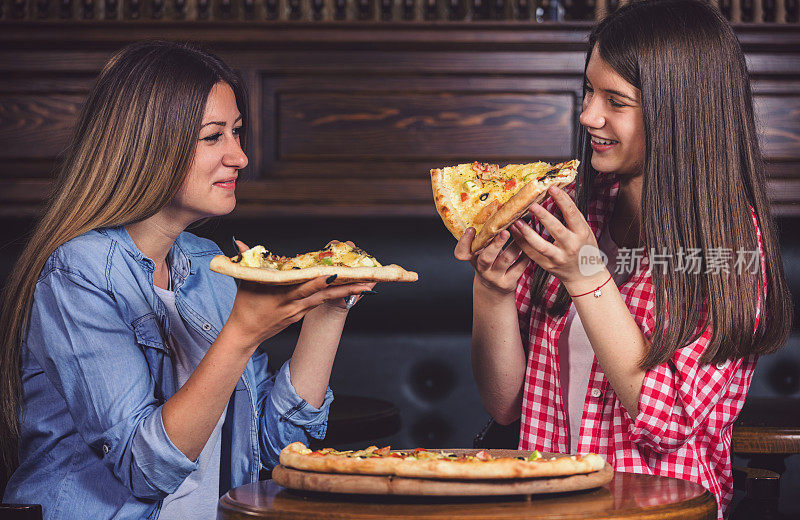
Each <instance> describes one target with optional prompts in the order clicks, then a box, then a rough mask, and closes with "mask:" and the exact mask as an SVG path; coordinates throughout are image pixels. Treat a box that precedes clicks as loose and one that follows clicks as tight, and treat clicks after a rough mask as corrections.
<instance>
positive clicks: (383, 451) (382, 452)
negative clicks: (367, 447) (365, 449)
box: [372, 446, 392, 457]
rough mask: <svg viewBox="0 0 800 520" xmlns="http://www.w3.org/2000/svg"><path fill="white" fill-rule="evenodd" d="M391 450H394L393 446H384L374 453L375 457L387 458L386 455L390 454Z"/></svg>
mask: <svg viewBox="0 0 800 520" xmlns="http://www.w3.org/2000/svg"><path fill="white" fill-rule="evenodd" d="M391 449H392V447H391V446H384V447H383V448H380V449H377V450H375V451H373V452H372V453H374V454H375V455H380V456H381V457H385V456H386V455H388V454H389V450H391Z"/></svg>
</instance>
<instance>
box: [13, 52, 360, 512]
mask: <svg viewBox="0 0 800 520" xmlns="http://www.w3.org/2000/svg"><path fill="white" fill-rule="evenodd" d="M247 107H248V104H247V100H246V97H245V92H244V89H243V87H242V84H241V82H240V81H239V79H238V78H237V77H236V75H235V74H234V73H233V72H232V71H231V69H230V68H228V67H227V66H226V65H225V64H224V63H222V61H221V60H219V58H217V57H215V56H213V55H211V54H208V53H206V52H202V51H199V50H196V49H193V48H190V47H188V46H184V45H178V44H173V43H167V42H143V43H137V44H134V45H131V46H129V47H127V48H125V49H123V50H122V51H120V52H119V53H117V54H116V55H115V56H114V57H113V58H112V59H111V60H110V61H109V62H108V63H107V64H106V66H105V68H104V69H103V71H102V72H101V74H100V77H99V78H98V80H97V83H96V84H95V86H94V88H93V89H92V91H91V93H90V94H89V96H88V99H87V100H86V103H85V105H84V107H83V109H82V112H81V114H80V118H79V121H78V124H77V127H76V132H75V136H74V138H73V140H72V143H71V146H70V147H69V149H68V151H67V154H66V158H65V161H64V164H63V167H62V169H61V172H60V175H59V178H58V182H57V185H56V188H55V191H54V194H53V196H52V198H51V200H50V203H49V206H48V208H47V210H46V212H45V214H44V216H43V217H42V219H41V221H40V222H39V224H38V226H37V228H36V230H35V231H34V234H33V237H32V238H31V240H30V242H29V244H28V246H27V247H26V249H25V251H24V253H23V254H22V256H21V260H20V262H19V263H18V264H17V265H16V266H15V268H14V271H13V273H12V274H11V276H10V277H9V280H8V283H7V286H6V294H5V298H4V303H3V310H2V322H0V330H2V334H3V336H2V355H3V365H2V374H1V376H2V377H1V380H2V391H1V393H2V420H1V421H0V439H2V454H3V457H4V459H5V460H4V462H5V465H6V466H12V465H15V464H18V467H17V469H16V471H15V472H14V473H13V475H12V476H11V478H10V480H9V482H8V485H7V487H6V492H5V496H4V501H5V502H16V503H38V504H42V506H43V511H44V516H45V518H48V519H57V518H58V519H61V518H64V519H73V518H93V519H101V518H132V519H133V518H162V519H163V518H182V517H186V516H188V515H189V514H191V517H193V518H213V517H214V516H215V510H216V502H217V499H218V497H219V496H220V494H221V493H224V492H225V491H227V490H228V489H230V488H232V487H235V486H240V485H242V484H246V483H248V482H254V481H256V480H257V479H258V472H259V469H261V468H262V467H266V468H272V467H273V466H274V465H275V464H276V463H277V458H278V453H279V452H280V450H281V448H282V447H283V446H285V445H286V444H288V443H290V442H293V441H297V440H299V441H303V442H308V438H309V436H311V437H314V438H317V439H319V438H323V437H324V435H325V427H326V422H327V416H328V409H329V405H330V403H331V401H332V399H333V394H332V392H331V390H330V388H328V379H329V376H330V372H331V367H332V364H333V360H334V356H335V354H336V350H337V347H338V343H339V338H340V335H341V332H342V328H343V326H344V322H345V318H346V316H347V309H346V308H345V306H344V304H343V298H344V297H347V296H350V295H358V294H360V293H361V292H362V291H365V290H368V289H370V288H371V284H349V285H342V286H331V285H330V284H331V283H332V282H333V280H332V279H325V278H318V279H315V280H312V281H310V282H307V283H304V284H300V285H295V286H287V287H267V286H260V285H254V284H247V283H243V284H241V285H240V286H239V288H238V289H237V287H236V285H235V283H234V281H233V279H231V278H229V277H226V276H222V275H219V274H216V273H213V272H211V271H210V270H209V269H208V264H209V261H210V259H211V258H212V257H213V256H215V255H217V254H220V250H219V248H218V247H217V246H216V245H215V244H213V243H212V242H210V241H208V240H205V239H201V238H198V237H196V236H193V235H191V234H189V233H186V232H185V231H184V229H186V227H187V226H189V225H190V224H192V223H193V222H196V221H198V220H200V219H204V218H208V217H213V216H219V215H225V214H227V213H230V212H231V211H232V210H233V209H234V206H235V204H236V197H235V185H236V180H237V177H238V175H239V171H240V170H241V169H242V168H244V167H245V166H247V156H246V155H245V153H244V151H243V150H242V146H241V138H242V135H243V132H244V125H245V123H246V121H247V117H246V113H245V112H246V109H247ZM240 245H241V246H243V244H240ZM300 319H303V325H302V330H301V333H300V337H299V339H298V343H297V346H296V348H295V350H294V354H293V356H292V359H291V360H289V361H287V362H286V364H284V366H283V367H282V368H281V369H280V370H279V371H278V373H277V374H275V375H273V376H270V374H268V373H267V370H266V368H267V357H266V355H265V354H264V353H262V352H260V351H258V350H257V347H258V345H259V344H260V343H261V342H262V341H264V340H265V339H267V338H269V337H271V336H273V335H275V334H277V333H278V332H280V331H281V330H283V329H284V328H285V327H286V326H288V325H289V324H291V323H293V322H296V321H298V320H300Z"/></svg>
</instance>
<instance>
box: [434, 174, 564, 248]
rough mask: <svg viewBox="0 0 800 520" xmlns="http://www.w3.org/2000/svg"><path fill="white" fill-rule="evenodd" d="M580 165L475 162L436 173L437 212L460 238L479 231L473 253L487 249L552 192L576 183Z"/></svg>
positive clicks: (435, 196) (435, 198)
mask: <svg viewBox="0 0 800 520" xmlns="http://www.w3.org/2000/svg"><path fill="white" fill-rule="evenodd" d="M578 164H579V161H578V160H576V159H573V160H571V161H567V162H562V163H558V164H549V163H546V162H535V163H529V164H509V165H507V166H504V167H502V168H500V166H499V165H497V164H487V163H480V162H477V161H476V162H474V163H472V164H459V165H456V166H448V167H445V168H441V169H439V168H437V169H433V170H431V184H432V186H433V199H434V201H435V203H436V209H437V211H438V212H439V215H440V216H441V217H442V220H443V221H444V224H445V226H447V229H449V230H450V232H451V233H453V235H455V237H456V238H461V235H463V234H464V231H466V230H467V228H469V227H473V228H475V231H476V234H475V239H474V240H473V241H472V252H473V253H474V252H475V251H478V250H480V249H482V248H483V247H485V246H486V245H487V244H488V243H489V242H490V241H491V240H492V239H493V238H494V237H495V236H496V235H497V234H498V233H500V232H501V231H502V230H504V229H506V228H507V227H508V226H510V225H511V224H512V223H513V222H514V221H515V220H517V219H518V218H520V217H521V216H522V215H524V214H525V212H526V211H527V210H528V207H530V205H531V204H533V203H534V202H541V201H542V200H543V199H544V198H545V197H546V196H547V189H548V188H549V187H550V186H552V185H556V186H558V187H564V186H566V185H567V184H570V183H571V182H573V181H574V180H575V175H576V174H577V168H578Z"/></svg>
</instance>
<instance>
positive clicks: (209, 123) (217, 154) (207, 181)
mask: <svg viewBox="0 0 800 520" xmlns="http://www.w3.org/2000/svg"><path fill="white" fill-rule="evenodd" d="M241 132H242V116H241V114H240V113H239V108H238V107H237V105H236V96H235V95H234V93H233V89H231V87H230V86H229V85H228V84H227V83H217V84H216V85H214V87H213V88H212V89H211V92H210V93H209V94H208V100H207V101H206V108H205V112H204V113H203V120H202V126H201V128H200V132H199V135H198V137H197V138H198V142H197V148H196V149H195V153H194V158H193V159H192V164H191V166H190V167H189V172H188V173H187V175H186V179H185V180H184V181H183V184H182V185H181V187H180V189H179V190H178V193H177V194H176V195H175V198H174V199H173V200H172V202H170V204H169V206H170V209H171V210H172V211H171V213H172V214H173V215H174V216H178V215H176V213H177V214H179V215H180V217H178V218H181V217H185V220H186V221H187V222H188V223H191V222H194V221H196V220H199V219H201V218H206V217H213V216H219V215H226V214H228V213H230V212H231V211H233V208H234V207H235V206H236V195H235V193H234V190H235V188H236V179H237V177H238V176H239V170H240V169H242V168H244V167H245V166H247V156H246V155H245V154H244V151H242V147H241V143H240V141H239V139H240V133H241ZM182 220H183V219H182Z"/></svg>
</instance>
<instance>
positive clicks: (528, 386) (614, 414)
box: [516, 174, 765, 518]
mask: <svg viewBox="0 0 800 520" xmlns="http://www.w3.org/2000/svg"><path fill="white" fill-rule="evenodd" d="M596 187H597V196H596V197H595V199H594V200H593V201H592V202H591V203H590V206H589V209H588V218H587V222H588V223H589V226H590V227H591V228H592V230H593V231H594V233H595V236H597V237H598V238H599V236H600V232H601V231H602V230H603V228H604V226H605V225H606V222H607V221H608V219H609V218H610V216H611V213H612V210H613V208H614V201H615V199H616V195H617V191H618V189H619V183H618V182H617V180H616V178H615V177H614V176H613V175H602V174H601V175H600V176H599V177H598V180H597V185H596ZM572 188H573V190H574V186H573V187H572ZM543 206H545V207H546V208H547V209H548V210H551V211H552V210H553V208H554V207H555V203H554V201H553V200H552V199H547V201H546V202H544V203H543ZM537 224H538V223H537ZM537 231H539V232H540V233H541V234H542V235H543V236H545V237H546V238H547V237H548V236H549V235H548V234H547V231H546V230H543V229H542V228H541V227H538V228H537ZM757 235H758V240H759V246H760V247H761V234H760V232H759V231H758V229H757ZM761 263H762V272H764V271H763V269H764V267H765V266H764V257H763V251H762V258H761ZM643 264H644V265H645V267H646V264H647V260H646V259H645V260H644V262H643ZM645 267H643V268H641V269H639V270H638V271H637V272H634V273H633V274H632V275H631V277H630V279H629V280H628V281H627V282H625V283H624V284H623V285H622V286H621V287H619V291H620V294H621V295H622V298H623V299H624V300H625V302H626V303H627V305H628V308H629V309H630V311H631V314H632V315H633V318H634V319H635V320H636V323H637V324H638V325H639V327H640V328H641V329H642V332H644V335H645V336H646V337H647V338H648V339H649V338H651V337H652V335H653V328H654V326H655V299H654V297H653V285H652V279H651V278H650V276H649V274H648V273H647V269H646V268H645ZM534 269H536V266H535V264H534V263H533V262H531V264H530V265H529V266H528V268H527V269H526V270H525V272H524V274H523V275H522V276H521V277H520V280H519V283H518V285H517V292H516V300H517V309H518V311H519V319H520V330H521V332H522V337H523V343H525V348H526V350H527V353H528V366H527V370H526V372H525V384H524V388H523V394H522V428H521V431H520V441H519V447H520V449H523V450H541V451H550V452H558V453H566V452H567V451H568V445H569V434H568V425H569V419H568V418H567V415H566V413H565V411H564V403H563V402H562V393H561V386H560V381H561V379H560V374H559V367H560V365H559V358H558V336H559V334H560V333H561V331H562V330H563V328H564V324H565V321H566V318H567V315H566V314H565V315H564V316H561V317H553V316H550V315H548V314H547V313H546V312H545V308H544V306H542V305H537V306H534V307H532V306H531V298H530V287H531V282H532V275H533V273H534ZM612 283H613V282H612ZM559 285H560V282H559V281H558V279H556V278H555V277H552V276H551V279H550V281H549V285H548V286H547V289H546V291H545V302H546V303H545V305H546V306H547V307H550V306H552V304H553V303H554V302H555V297H556V291H557V289H558V287H559ZM702 318H703V316H701V320H702ZM699 328H700V323H698V327H697V329H699ZM526 339H527V341H525V340H526ZM710 339H711V331H710V329H707V330H706V331H705V332H704V333H703V334H702V335H701V336H700V337H699V338H698V339H697V340H696V341H694V342H693V343H690V344H688V345H686V346H684V347H682V348H680V349H678V350H676V351H675V353H674V354H673V355H672V358H671V359H670V360H669V361H668V362H666V363H664V364H662V365H659V366H657V367H655V368H653V369H650V370H648V371H647V373H646V375H645V378H644V382H643V384H642V390H641V396H640V398H639V415H638V417H637V418H636V420H633V419H631V418H630V416H629V415H628V414H627V413H626V411H625V409H624V407H623V406H622V402H621V401H620V400H619V398H618V397H617V395H616V393H615V392H614V389H613V388H612V387H611V385H610V384H609V382H608V380H607V379H606V377H605V375H604V374H603V370H602V369H601V368H600V365H599V364H598V362H597V358H595V360H594V362H593V363H592V369H591V373H590V377H589V387H588V389H587V392H586V400H585V404H584V407H583V415H582V419H581V429H580V437H579V441H578V446H577V450H574V451H577V452H578V453H589V452H592V453H598V454H600V455H603V456H604V457H605V458H606V459H607V460H608V461H609V463H611V465H612V466H613V467H614V469H615V470H617V471H628V472H633V473H647V474H656V475H663V476H667V477H677V478H681V479H685V480H690V481H692V482H697V483H699V484H702V485H703V486H705V487H706V488H707V489H708V490H710V491H711V492H712V493H714V495H715V496H716V498H717V504H719V505H720V507H719V509H718V517H719V518H722V515H723V512H724V511H725V509H726V508H727V506H728V504H729V503H730V501H731V496H732V489H733V478H732V474H731V466H730V445H731V424H732V423H733V421H734V420H735V419H736V417H737V416H738V414H739V411H740V410H741V408H742V405H743V404H744V400H745V395H746V393H747V389H748V387H749V386H750V379H751V378H752V375H753V369H754V368H755V364H756V356H750V357H747V358H744V359H739V360H736V361H728V362H725V363H721V364H709V365H701V364H700V356H701V355H702V353H703V351H704V350H705V348H706V346H707V345H708V342H709V341H710ZM573 449H574V448H573Z"/></svg>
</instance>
